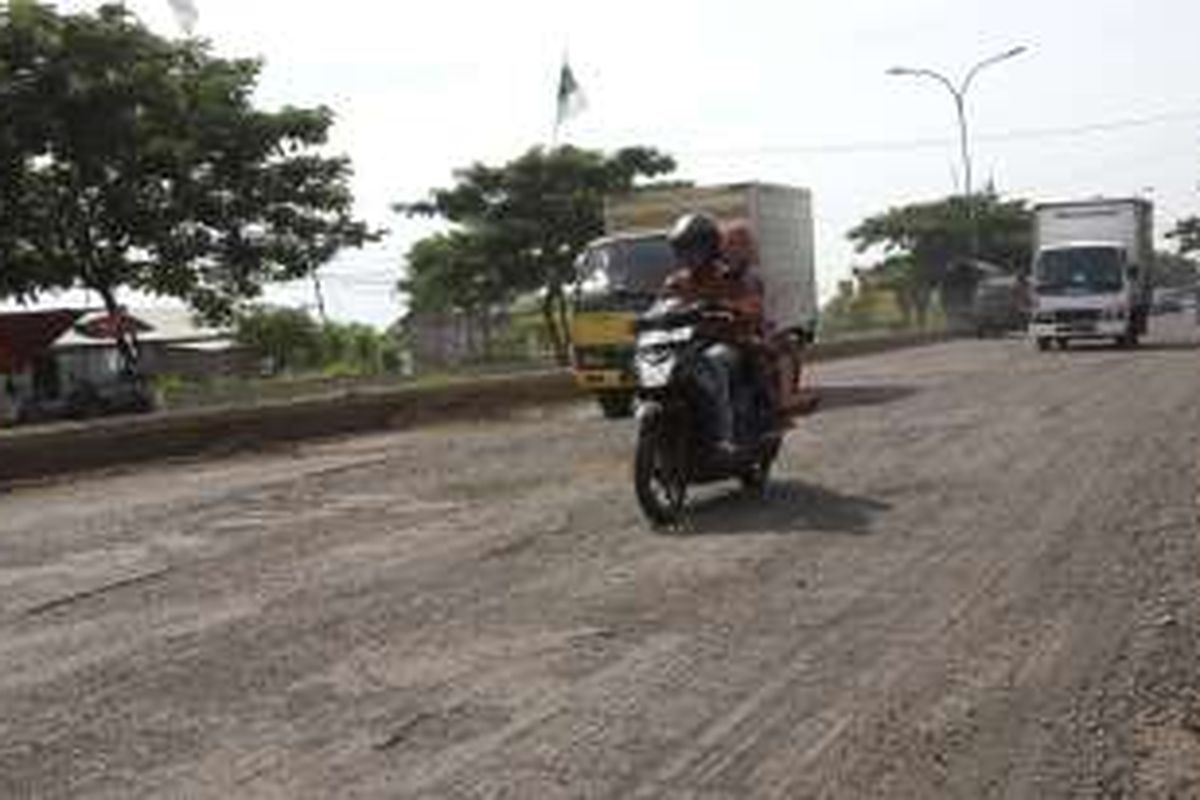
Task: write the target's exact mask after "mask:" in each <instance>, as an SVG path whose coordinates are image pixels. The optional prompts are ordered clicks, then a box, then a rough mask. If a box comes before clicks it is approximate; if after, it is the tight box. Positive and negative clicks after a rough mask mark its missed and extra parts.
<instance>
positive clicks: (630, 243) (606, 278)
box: [580, 236, 675, 294]
mask: <svg viewBox="0 0 1200 800" xmlns="http://www.w3.org/2000/svg"><path fill="white" fill-rule="evenodd" d="M581 266H582V270H581V274H580V278H581V279H582V288H583V289H584V290H585V291H594V292H603V291H614V292H617V291H623V292H629V293H631V294H657V293H658V291H659V289H661V288H662V285H663V283H664V282H665V281H666V279H667V276H668V275H669V274H670V273H671V271H672V270H674V268H675V254H674V253H673V252H672V251H671V246H670V245H669V244H668V243H667V240H666V238H665V237H661V236H658V237H653V238H647V239H626V240H623V241H616V242H609V243H607V244H603V245H600V246H598V247H595V248H593V249H592V250H590V251H589V252H588V253H587V255H586V256H585V257H584V259H583V261H582V264H581Z"/></svg>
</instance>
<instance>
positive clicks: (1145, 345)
mask: <svg viewBox="0 0 1200 800" xmlns="http://www.w3.org/2000/svg"><path fill="white" fill-rule="evenodd" d="M1180 350H1200V342H1195V341H1188V340H1182V339H1176V340H1174V341H1167V342H1142V343H1141V344H1139V345H1138V346H1137V349H1136V350H1134V351H1133V352H1135V353H1136V352H1139V351H1142V352H1147V353H1165V352H1171V351H1180Z"/></svg>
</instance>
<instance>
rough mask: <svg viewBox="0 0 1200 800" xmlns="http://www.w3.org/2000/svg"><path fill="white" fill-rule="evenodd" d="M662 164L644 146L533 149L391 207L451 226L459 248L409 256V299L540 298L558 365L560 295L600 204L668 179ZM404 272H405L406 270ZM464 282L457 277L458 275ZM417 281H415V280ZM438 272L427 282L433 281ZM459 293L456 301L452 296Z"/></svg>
mask: <svg viewBox="0 0 1200 800" xmlns="http://www.w3.org/2000/svg"><path fill="white" fill-rule="evenodd" d="M674 169H675V162H674V160H673V159H671V157H670V156H667V155H665V154H663V153H660V152H658V151H657V150H654V149H651V148H646V147H630V148H626V149H623V150H619V151H617V152H616V153H613V154H611V155H607V154H605V153H602V152H599V151H595V150H583V149H579V148H575V147H570V146H564V147H558V148H554V149H551V150H545V149H543V148H541V147H535V148H533V149H531V150H529V151H528V152H526V153H525V154H524V155H522V156H520V157H518V158H516V159H514V160H512V161H510V162H508V163H507V164H503V165H501V166H498V167H492V166H487V165H484V164H479V163H476V164H474V165H472V166H470V167H467V168H466V169H462V170H459V171H458V172H456V173H455V185H454V186H452V187H450V188H442V189H434V190H432V191H431V192H430V195H429V199H428V200H425V201H423V202H419V203H409V204H402V205H399V206H397V209H398V210H400V211H402V212H406V213H409V214H422V215H432V216H438V217H441V218H443V219H446V220H449V221H451V222H453V223H456V224H457V225H458V226H459V228H460V230H461V231H462V232H463V233H465V234H466V235H467V237H468V238H467V239H461V238H460V239H454V238H453V237H450V238H444V239H441V240H436V241H435V242H434V243H432V244H430V245H428V246H427V248H426V249H424V250H420V251H418V250H417V248H414V255H416V256H418V258H420V259H424V261H423V263H422V264H420V265H419V266H417V267H416V270H417V272H413V273H411V274H410V277H409V279H408V282H409V283H410V284H411V286H412V287H413V289H414V290H415V291H418V292H420V291H424V289H422V288H421V287H422V285H423V284H422V283H421V282H422V281H425V282H427V284H429V285H430V286H431V287H434V286H436V287H439V288H436V289H434V288H430V289H429V290H428V291H430V292H433V295H431V296H438V297H453V298H454V299H453V300H452V302H455V303H464V302H468V299H467V298H469V297H471V296H474V295H476V294H481V295H482V296H490V293H494V292H497V291H500V290H501V289H502V290H503V292H506V293H509V294H512V293H517V292H529V291H537V292H540V293H541V303H542V316H543V319H544V322H545V325H546V331H547V334H548V337H549V339H550V341H551V344H552V345H553V347H554V349H555V352H556V354H557V356H558V358H559V359H560V360H561V361H565V360H566V354H567V345H568V343H569V336H568V330H567V307H566V300H567V298H566V292H565V287H566V285H567V284H568V283H570V282H571V280H572V279H573V262H574V258H575V255H576V254H577V253H578V252H579V251H580V250H581V249H582V248H583V246H584V245H585V244H587V243H588V242H589V241H590V240H592V239H594V238H595V237H597V236H599V235H601V234H602V233H603V232H604V199H605V197H607V196H609V195H613V194H621V193H624V192H628V191H631V190H632V189H633V188H634V186H635V184H636V182H637V181H638V180H639V179H642V178H650V177H654V176H657V175H663V174H667V173H670V172H672V171H673V170H674ZM410 268H412V264H411V263H410ZM464 270H465V272H466V273H467V274H468V275H471V276H473V278H472V279H471V280H467V279H466V278H464V277H463V272H464ZM419 272H423V273H424V276H423V277H421V276H419V275H418V273H419ZM435 272H437V273H442V274H441V275H440V277H437V278H434V277H432V274H433V273H435ZM459 292H462V293H463V294H459Z"/></svg>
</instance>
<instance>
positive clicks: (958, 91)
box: [887, 46, 1028, 255]
mask: <svg viewBox="0 0 1200 800" xmlns="http://www.w3.org/2000/svg"><path fill="white" fill-rule="evenodd" d="M1027 49H1028V48H1027V47H1024V46H1021V47H1014V48H1012V49H1011V50H1005V51H1004V52H1003V53H999V54H997V55H994V56H991V57H990V58H985V59H983V60H982V61H980V62H979V63H977V64H976V65H975V66H973V67H971V69H970V70H968V71H967V74H966V77H964V78H963V79H962V82H961V83H959V84H957V85H956V84H955V83H954V81H952V80H950V78H948V77H946V76H945V75H943V74H942V73H940V72H937V71H935V70H932V69H913V68H911V67H892V68H891V69H889V70H888V71H887V74H888V75H902V76H911V77H918V78H931V79H933V80H935V81H937V82H938V83H940V84H941V85H942V86H944V87H946V90H947V91H948V92H950V96H951V97H952V98H954V110H955V112H956V113H957V114H958V138H959V148H960V152H961V154H962V173H963V178H962V189H963V197H964V198H965V199H966V202H967V213H968V214H969V215H970V225H971V253H972V255H974V254H975V253H976V252H977V251H978V249H979V230H978V227H977V226H976V224H975V223H976V220H975V212H974V203H973V202H972V197H973V196H974V186H973V184H972V177H973V175H972V169H971V144H970V138H969V135H968V130H967V92H968V91H970V89H971V84H972V83H973V82H974V80H975V76H977V75H978V74H979V73H980V72H981V71H983V70H984V69H986V68H987V67H990V66H992V65H993V64H999V63H1000V62H1001V61H1007V60H1008V59H1010V58H1014V57H1016V56H1019V55H1021V53H1024V52H1025V51H1026V50H1027Z"/></svg>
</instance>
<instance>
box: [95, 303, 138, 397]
mask: <svg viewBox="0 0 1200 800" xmlns="http://www.w3.org/2000/svg"><path fill="white" fill-rule="evenodd" d="M92 288H93V289H95V290H96V293H97V294H99V295H100V299H101V300H103V301H104V310H105V311H106V312H107V313H108V316H109V319H111V320H112V321H113V324H114V325H115V331H114V332H115V336H114V338H115V341H116V345H117V355H118V356H119V357H120V359H121V374H122V375H124V376H125V377H126V378H130V379H132V380H140V379H141V377H142V374H141V369H140V364H139V358H138V347H137V340H136V336H135V334H134V333H133V331H126V330H125V325H124V324H123V317H124V311H123V310H122V309H121V307H120V306H119V305H117V296H116V293H115V292H114V291H113V288H112V287H111V286H107V285H96V286H93V287H92Z"/></svg>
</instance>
